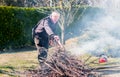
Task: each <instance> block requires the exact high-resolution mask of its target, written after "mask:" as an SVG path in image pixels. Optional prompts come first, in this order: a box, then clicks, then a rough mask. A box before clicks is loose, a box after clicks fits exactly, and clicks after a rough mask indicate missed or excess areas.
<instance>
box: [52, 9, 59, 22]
mask: <svg viewBox="0 0 120 77" xmlns="http://www.w3.org/2000/svg"><path fill="white" fill-rule="evenodd" d="M59 17H60V13H58V12H57V11H54V12H52V13H51V15H50V18H51V19H52V21H53V23H56V22H57V21H58V19H59Z"/></svg>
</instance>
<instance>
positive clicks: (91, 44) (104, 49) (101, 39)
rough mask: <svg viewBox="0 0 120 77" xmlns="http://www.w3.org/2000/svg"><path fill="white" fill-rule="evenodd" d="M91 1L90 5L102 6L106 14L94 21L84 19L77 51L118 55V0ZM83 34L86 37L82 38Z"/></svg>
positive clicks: (119, 18)
mask: <svg viewBox="0 0 120 77" xmlns="http://www.w3.org/2000/svg"><path fill="white" fill-rule="evenodd" d="M92 1H94V0H91V4H90V5H91V6H97V7H99V8H103V9H104V10H105V11H106V15H105V16H102V17H100V18H96V20H94V21H86V22H87V24H86V25H87V27H86V31H84V33H83V35H81V36H80V41H79V43H80V46H79V52H80V53H86V52H87V53H88V52H89V53H92V54H99V53H100V54H102V53H107V54H110V55H112V56H119V57H120V55H119V54H120V16H119V15H120V14H119V13H120V5H119V4H120V0H96V2H94V3H92ZM97 1H98V3H97ZM84 35H86V37H84V38H83V36H84ZM73 53H76V52H73ZM77 54H79V53H78V52H77Z"/></svg>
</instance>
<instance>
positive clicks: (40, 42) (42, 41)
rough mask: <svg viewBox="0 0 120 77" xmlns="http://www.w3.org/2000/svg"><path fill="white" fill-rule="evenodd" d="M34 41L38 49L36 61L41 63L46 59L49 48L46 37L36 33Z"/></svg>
mask: <svg viewBox="0 0 120 77" xmlns="http://www.w3.org/2000/svg"><path fill="white" fill-rule="evenodd" d="M34 42H35V46H36V48H37V51H38V61H39V62H40V63H43V62H44V61H45V60H46V59H47V52H48V48H49V41H48V38H42V37H39V36H38V35H36V36H35V37H34Z"/></svg>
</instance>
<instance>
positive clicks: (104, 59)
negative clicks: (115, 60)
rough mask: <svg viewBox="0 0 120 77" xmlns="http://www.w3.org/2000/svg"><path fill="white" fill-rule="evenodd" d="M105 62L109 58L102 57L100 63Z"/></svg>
mask: <svg viewBox="0 0 120 77" xmlns="http://www.w3.org/2000/svg"><path fill="white" fill-rule="evenodd" d="M105 62H107V58H104V57H102V58H100V59H99V63H105Z"/></svg>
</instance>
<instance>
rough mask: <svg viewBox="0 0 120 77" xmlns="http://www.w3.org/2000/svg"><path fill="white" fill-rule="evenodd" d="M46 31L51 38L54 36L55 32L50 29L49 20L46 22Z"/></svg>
mask: <svg viewBox="0 0 120 77" xmlns="http://www.w3.org/2000/svg"><path fill="white" fill-rule="evenodd" d="M44 29H45V31H46V32H47V34H48V35H49V36H50V35H53V34H54V32H53V31H52V29H51V28H50V26H49V24H48V21H47V20H45V22H44Z"/></svg>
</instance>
